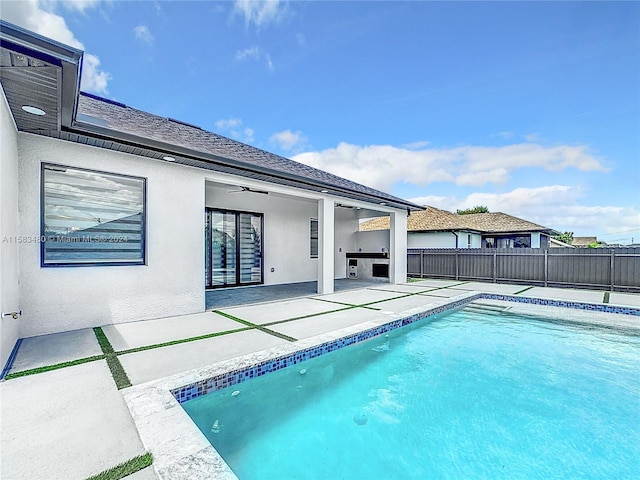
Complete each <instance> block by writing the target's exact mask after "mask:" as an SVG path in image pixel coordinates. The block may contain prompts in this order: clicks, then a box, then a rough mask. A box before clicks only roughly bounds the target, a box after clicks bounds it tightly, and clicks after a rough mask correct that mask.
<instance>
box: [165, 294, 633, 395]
mask: <svg viewBox="0 0 640 480" xmlns="http://www.w3.org/2000/svg"><path fill="white" fill-rule="evenodd" d="M478 299H487V300H502V301H507V302H517V303H529V304H534V305H547V306H552V307H563V308H574V309H579V310H593V311H598V312H605V313H618V314H625V315H637V316H640V308H633V307H615V306H611V305H598V304H591V303H583V302H570V301H564V300H551V299H544V298H533V297H519V296H516V295H503V294H496V293H478V294H476V295H472V296H468V297H465V298H463V299H461V300H457V301H454V302H450V303H447V304H444V305H440V306H437V307H434V308H431V309H429V310H425V311H422V312H419V313H416V314H414V315H410V316H408V317H405V318H402V319H400V320H394V321H392V322H389V323H386V324H384V325H380V326H378V327H375V328H370V329H368V330H364V331H362V332H359V333H355V334H353V335H348V336H346V337H343V338H339V339H336V340H332V341H330V342H326V343H323V344H321V345H318V346H316V347H312V348H307V349H303V350H300V351H297V352H294V353H291V354H289V355H285V356H283V357H280V358H276V359H274V360H269V361H265V362H262V363H260V364H258V365H254V366H253V367H249V368H243V369H240V370H233V371H230V372H226V373H223V374H220V375H217V376H215V377H212V378H208V379H206V380H202V381H200V382H197V383H193V384H190V385H185V386H183V387H180V388H176V389H173V390H171V394H172V395H173V396H174V397H175V399H176V400H177V401H178V402H179V403H184V402H187V401H189V400H191V399H193V398H197V397H200V396H202V395H206V394H207V393H209V392H213V391H216V390H220V389H223V388H226V387H231V386H233V385H238V384H239V383H242V382H245V381H247V380H250V379H252V378H255V377H260V376H262V375H265V374H267V373H270V372H275V371H277V370H281V369H283V368H287V367H290V366H292V365H296V364H298V363H301V362H304V361H306V360H310V359H312V358H316V357H319V356H320V355H325V354H327V353H330V352H333V351H335V350H338V349H340V348H343V347H347V346H349V345H353V344H355V343H359V342H363V341H365V340H368V339H370V338H373V337H377V336H378V335H381V334H383V333H387V332H390V331H391V330H395V329H397V328H402V327H404V326H407V325H410V324H412V323H415V322H417V321H419V320H423V319H425V318H427V317H430V316H432V315H437V314H439V313H443V312H446V311H448V310H453V309H455V308H458V307H462V306H464V305H466V304H467V303H469V302H472V301H474V300H478Z"/></svg>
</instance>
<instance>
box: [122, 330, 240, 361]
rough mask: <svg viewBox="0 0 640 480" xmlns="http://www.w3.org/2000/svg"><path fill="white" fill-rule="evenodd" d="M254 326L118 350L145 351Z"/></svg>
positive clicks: (124, 353)
mask: <svg viewBox="0 0 640 480" xmlns="http://www.w3.org/2000/svg"><path fill="white" fill-rule="evenodd" d="M252 328H253V327H245V328H236V329H235V330H225V331H224V332H215V333H207V334H205V335H200V336H197V337H189V338H181V339H180V340H171V341H170V342H164V343H155V344H153V345H144V346H142V347H135V348H130V349H128V350H120V351H118V352H116V353H117V354H118V355H126V354H127V353H136V352H144V351H145V350H153V349H154V348H162V347H170V346H172V345H179V344H181V343H188V342H195V341H197V340H205V339H207V338H213V337H220V336H222V335H229V334H230V333H238V332H244V331H245V330H251V329H252Z"/></svg>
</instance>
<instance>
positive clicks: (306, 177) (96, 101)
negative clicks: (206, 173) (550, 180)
mask: <svg viewBox="0 0 640 480" xmlns="http://www.w3.org/2000/svg"><path fill="white" fill-rule="evenodd" d="M78 114H79V120H80V121H81V122H82V121H84V122H87V119H90V120H89V123H85V124H84V126H87V127H89V128H91V127H92V126H94V127H95V126H98V127H99V128H106V129H109V130H111V131H115V132H120V133H122V134H126V135H128V136H131V135H132V136H134V137H137V138H140V139H145V140H152V141H155V142H160V143H164V144H167V145H169V146H177V147H181V148H183V149H188V150H189V151H192V152H194V154H195V155H198V154H205V155H207V156H214V157H216V159H218V160H219V161H223V162H224V161H226V162H229V163H230V164H231V165H232V166H239V167H242V168H246V169H249V170H255V171H259V172H262V173H265V172H266V173H269V174H272V175H279V176H283V177H285V178H294V179H301V180H303V181H307V182H309V183H314V184H320V185H327V186H332V187H335V188H338V189H344V190H348V191H351V192H355V193H358V194H362V195H366V196H372V197H374V198H376V199H378V200H383V201H388V202H389V203H394V204H400V205H402V206H404V207H410V208H411V209H416V208H418V206H417V205H415V204H413V203H411V202H408V201H407V200H403V199H401V198H398V197H394V196H393V195H389V194H387V193H384V192H381V191H379V190H375V189H373V188H369V187H367V186H364V185H361V184H359V183H356V182H353V181H351V180H347V179H345V178H342V177H339V176H337V175H333V174H331V173H328V172H325V171H323V170H319V169H317V168H313V167H310V166H308V165H305V164H302V163H299V162H296V161H294V160H291V159H288V158H285V157H282V156H279V155H276V154H273V153H270V152H267V151H265V150H261V149H259V148H256V147H253V146H251V145H247V144H244V143H241V142H238V141H236V140H232V139H230V138H227V137H224V136H222V135H218V134H215V133H212V132H208V131H206V130H203V129H201V128H199V127H196V126H194V125H189V124H186V123H183V122H180V121H177V120H174V119H169V118H165V117H160V116H158V115H153V114H151V113H147V112H144V111H142V110H137V109H135V108H131V107H128V106H126V105H124V104H121V103H118V102H113V101H109V100H106V99H102V98H100V97H96V96H95V95H89V94H85V93H81V94H80V97H79V102H78Z"/></svg>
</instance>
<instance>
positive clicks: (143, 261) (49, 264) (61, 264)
mask: <svg viewBox="0 0 640 480" xmlns="http://www.w3.org/2000/svg"><path fill="white" fill-rule="evenodd" d="M47 167H54V168H60V169H69V170H78V171H82V172H89V173H92V174H98V175H108V176H111V177H121V178H126V179H133V180H141V181H142V218H141V227H142V228H141V238H140V250H141V254H142V255H141V258H140V259H137V260H132V261H126V260H117V259H116V260H113V261H110V260H95V259H94V260H91V259H88V260H87V261H74V262H70V261H68V260H67V261H65V260H60V261H46V260H45V253H46V252H45V250H46V248H45V247H46V238H47V233H46V229H45V225H46V222H45V170H46V168H47ZM39 240H40V242H39V243H40V267H42V268H65V267H116V266H140V265H144V266H146V265H147V178H146V177H138V176H134V175H124V174H121V173H113V172H106V171H104V170H94V169H92V168H84V167H76V166H71V165H61V164H58V163H48V162H41V163H40V238H39Z"/></svg>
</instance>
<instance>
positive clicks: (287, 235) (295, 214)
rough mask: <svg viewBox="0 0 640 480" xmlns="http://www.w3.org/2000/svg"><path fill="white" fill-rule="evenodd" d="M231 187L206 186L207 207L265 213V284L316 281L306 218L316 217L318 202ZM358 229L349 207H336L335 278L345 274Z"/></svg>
mask: <svg viewBox="0 0 640 480" xmlns="http://www.w3.org/2000/svg"><path fill="white" fill-rule="evenodd" d="M230 190H234V188H232V187H216V186H212V185H208V186H207V188H206V206H207V207H209V208H220V209H229V210H236V211H246V212H252V213H262V214H263V215H264V233H263V239H264V283H265V285H275V284H282V283H293V282H309V281H315V280H317V279H318V259H317V258H311V256H310V252H309V245H310V239H309V221H310V219H311V218H318V203H317V201H315V200H311V199H303V198H296V197H292V196H286V195H280V194H274V193H270V194H269V195H262V194H256V193H250V192H241V193H228V192H229V191H230ZM357 228H358V221H357V219H356V218H355V215H354V213H353V211H352V210H346V209H339V208H337V209H336V210H335V262H334V270H335V278H344V277H345V272H346V269H345V262H346V252H347V251H352V249H353V248H355V232H356V230H357ZM340 250H342V251H340ZM272 268H273V269H274V271H273V272H272V271H271V269H272Z"/></svg>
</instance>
